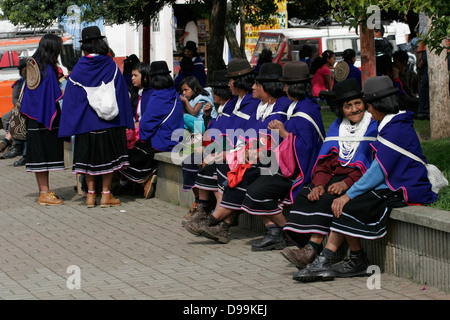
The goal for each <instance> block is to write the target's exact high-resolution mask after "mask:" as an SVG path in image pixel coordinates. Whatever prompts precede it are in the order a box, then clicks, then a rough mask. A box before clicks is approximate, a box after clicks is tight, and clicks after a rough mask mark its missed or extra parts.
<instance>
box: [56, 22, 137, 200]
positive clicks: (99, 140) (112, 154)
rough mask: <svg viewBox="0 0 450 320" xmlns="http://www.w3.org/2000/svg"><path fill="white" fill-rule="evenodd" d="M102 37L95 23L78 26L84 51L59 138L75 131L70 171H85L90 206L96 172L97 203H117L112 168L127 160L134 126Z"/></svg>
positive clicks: (71, 80)
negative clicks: (128, 131)
mask: <svg viewBox="0 0 450 320" xmlns="http://www.w3.org/2000/svg"><path fill="white" fill-rule="evenodd" d="M104 38H105V37H104V36H102V35H101V33H100V29H99V28H98V27H96V26H93V27H87V28H84V29H83V31H82V40H80V42H81V50H83V53H84V56H83V57H81V58H80V60H78V63H77V64H76V65H75V67H74V69H73V71H72V73H71V74H70V76H69V81H68V82H67V86H66V90H65V95H64V103H63V108H62V109H63V112H62V113H61V129H60V131H59V136H60V137H70V136H72V135H75V147H74V157H73V167H72V172H73V173H80V174H85V177H86V183H87V187H88V194H87V196H86V205H87V207H88V208H92V207H94V206H95V205H96V186H95V181H96V177H97V176H101V177H102V197H101V200H100V206H101V207H111V206H118V205H120V200H118V199H115V198H114V196H113V195H112V194H111V184H112V178H113V173H114V171H117V170H120V169H121V168H123V167H124V166H127V165H129V162H128V152H127V138H126V133H125V129H126V128H134V124H133V115H132V112H131V108H130V98H129V94H128V87H127V84H126V81H125V78H124V77H123V76H122V74H121V73H120V71H119V70H118V67H117V65H116V63H115V62H114V61H113V59H112V58H111V57H110V56H108V53H109V50H110V49H109V46H108V44H107V43H106V42H105V40H104ZM99 90H101V91H100V92H99ZM88 92H89V96H88ZM92 97H94V98H95V97H97V98H100V99H97V101H99V100H100V102H101V103H102V107H105V106H107V107H111V108H107V109H106V110H107V111H100V110H97V111H96V110H94V107H96V106H97V104H96V99H93V98H92ZM107 102H110V103H109V104H107Z"/></svg>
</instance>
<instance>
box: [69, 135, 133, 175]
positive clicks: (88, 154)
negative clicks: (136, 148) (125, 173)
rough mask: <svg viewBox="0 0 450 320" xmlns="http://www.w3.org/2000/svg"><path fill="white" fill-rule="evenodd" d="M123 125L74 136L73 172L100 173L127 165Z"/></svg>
mask: <svg viewBox="0 0 450 320" xmlns="http://www.w3.org/2000/svg"><path fill="white" fill-rule="evenodd" d="M129 164H130V163H129V158H128V149H127V138H126V134H125V128H124V127H115V128H108V129H104V130H98V131H91V132H87V133H82V134H79V135H76V136H75V146H74V156H73V167H72V172H73V173H81V174H88V175H93V176H95V175H102V174H108V173H113V172H114V171H117V170H120V169H122V168H124V167H125V166H128V165H129Z"/></svg>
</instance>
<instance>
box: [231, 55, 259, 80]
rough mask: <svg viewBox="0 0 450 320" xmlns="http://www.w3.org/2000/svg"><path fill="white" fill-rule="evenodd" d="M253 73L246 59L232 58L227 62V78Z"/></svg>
mask: <svg viewBox="0 0 450 320" xmlns="http://www.w3.org/2000/svg"><path fill="white" fill-rule="evenodd" d="M249 73H253V68H252V66H251V65H250V63H249V62H248V60H247V59H241V58H234V59H231V60H230V62H228V73H227V74H226V75H225V76H226V77H227V78H239V77H243V76H245V75H247V74H249Z"/></svg>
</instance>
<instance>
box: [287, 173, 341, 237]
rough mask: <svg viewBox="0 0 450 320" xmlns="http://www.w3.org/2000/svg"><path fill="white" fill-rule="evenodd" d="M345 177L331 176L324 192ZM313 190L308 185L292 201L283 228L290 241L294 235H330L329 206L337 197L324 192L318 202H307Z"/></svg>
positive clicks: (330, 219)
mask: <svg viewBox="0 0 450 320" xmlns="http://www.w3.org/2000/svg"><path fill="white" fill-rule="evenodd" d="M346 177H347V175H339V176H333V177H332V178H331V180H330V182H329V183H328V184H327V185H326V186H325V190H327V189H328V187H329V186H330V185H332V184H333V183H336V182H339V181H342V180H344V179H345V178H346ZM313 188H314V184H312V183H308V184H307V185H305V186H303V187H302V188H301V189H300V191H299V192H298V194H297V196H296V197H295V199H294V203H293V204H292V207H291V210H290V212H289V215H288V217H287V221H286V226H285V228H284V231H285V232H286V234H287V235H288V236H289V237H290V238H292V239H295V233H307V234H311V233H318V234H322V235H328V234H329V233H330V226H331V221H332V220H333V217H334V214H333V212H332V211H331V204H332V203H333V200H334V199H336V198H338V197H339V196H337V195H330V194H329V193H328V192H326V191H325V193H324V194H323V195H322V196H321V197H320V198H319V200H317V201H309V200H308V195H309V193H310V192H311V190H312V189H313Z"/></svg>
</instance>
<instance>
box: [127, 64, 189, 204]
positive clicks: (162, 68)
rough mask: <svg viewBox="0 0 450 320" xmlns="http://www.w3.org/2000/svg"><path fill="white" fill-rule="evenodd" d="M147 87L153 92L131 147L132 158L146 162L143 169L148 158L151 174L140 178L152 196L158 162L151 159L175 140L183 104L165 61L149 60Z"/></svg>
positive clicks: (145, 191)
mask: <svg viewBox="0 0 450 320" xmlns="http://www.w3.org/2000/svg"><path fill="white" fill-rule="evenodd" d="M150 87H152V88H153V89H154V92H153V93H152V95H151V96H150V98H149V99H148V102H147V106H146V110H145V112H144V114H143V115H142V117H141V120H140V122H139V140H138V141H137V142H136V145H135V148H133V150H134V151H135V152H136V153H137V154H136V157H135V156H133V158H136V160H137V161H138V162H140V161H144V162H146V163H147V165H146V167H147V169H146V171H148V168H150V167H149V166H148V164H149V162H153V165H152V166H151V169H152V172H151V175H148V178H147V180H146V181H142V182H143V183H144V196H145V198H149V197H152V196H153V193H154V191H155V183H156V171H157V168H158V163H157V162H156V161H155V160H153V157H154V155H155V153H158V152H167V151H172V149H173V147H175V146H176V145H177V144H178V143H179V140H178V138H176V139H175V138H174V137H173V135H174V134H177V133H182V130H183V127H184V121H183V106H182V103H181V100H180V97H179V95H178V93H177V92H176V90H175V87H174V84H173V78H172V76H171V75H170V70H169V68H168V66H167V63H166V62H165V61H153V62H152V63H151V64H150ZM133 150H130V151H133ZM139 159H140V160H139ZM126 170H128V169H125V171H126ZM148 172H150V171H148Z"/></svg>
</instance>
